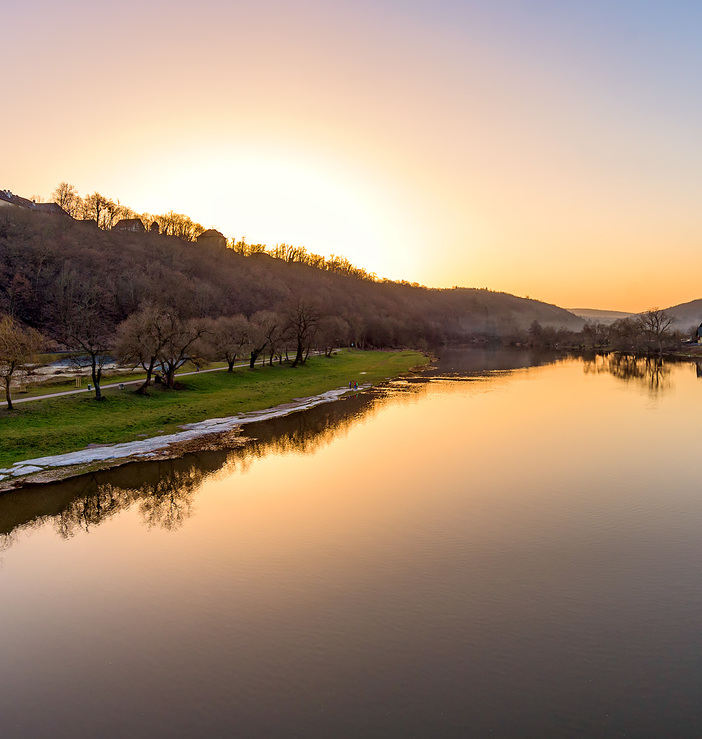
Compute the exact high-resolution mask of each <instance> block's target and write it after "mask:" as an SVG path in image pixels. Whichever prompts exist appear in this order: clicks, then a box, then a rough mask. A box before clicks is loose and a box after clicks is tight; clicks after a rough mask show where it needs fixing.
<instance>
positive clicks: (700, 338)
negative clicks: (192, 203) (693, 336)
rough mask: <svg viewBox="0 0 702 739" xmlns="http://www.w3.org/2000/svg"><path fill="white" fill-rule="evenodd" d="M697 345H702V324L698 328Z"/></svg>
mask: <svg viewBox="0 0 702 739" xmlns="http://www.w3.org/2000/svg"><path fill="white" fill-rule="evenodd" d="M697 343H698V344H702V323H700V325H699V326H698V327H697Z"/></svg>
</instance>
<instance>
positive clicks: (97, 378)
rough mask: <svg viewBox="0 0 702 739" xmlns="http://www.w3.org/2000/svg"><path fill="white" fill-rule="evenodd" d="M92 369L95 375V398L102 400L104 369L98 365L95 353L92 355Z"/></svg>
mask: <svg viewBox="0 0 702 739" xmlns="http://www.w3.org/2000/svg"><path fill="white" fill-rule="evenodd" d="M91 359H92V364H91V368H90V369H91V371H92V376H93V385H94V386H95V400H102V390H101V389H100V376H101V375H102V369H101V368H100V367H98V366H97V357H96V356H95V355H93V356H92V357H91Z"/></svg>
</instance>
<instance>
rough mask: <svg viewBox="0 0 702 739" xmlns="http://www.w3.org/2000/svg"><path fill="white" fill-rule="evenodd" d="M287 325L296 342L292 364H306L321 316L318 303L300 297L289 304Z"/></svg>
mask: <svg viewBox="0 0 702 739" xmlns="http://www.w3.org/2000/svg"><path fill="white" fill-rule="evenodd" d="M284 317H285V327H286V330H287V331H289V333H290V335H291V336H292V338H293V340H294V342H295V347H296V349H295V359H294V360H293V363H292V366H293V367H297V365H298V364H304V363H305V361H306V359H307V354H308V353H309V350H310V346H311V341H312V337H313V335H314V331H315V329H316V327H317V324H318V323H319V319H320V317H321V314H320V310H319V308H318V307H317V305H316V304H315V303H313V302H311V301H309V300H307V299H306V298H300V299H299V300H296V301H295V302H294V303H292V304H291V305H289V306H288V307H287V309H286V310H285V312H284Z"/></svg>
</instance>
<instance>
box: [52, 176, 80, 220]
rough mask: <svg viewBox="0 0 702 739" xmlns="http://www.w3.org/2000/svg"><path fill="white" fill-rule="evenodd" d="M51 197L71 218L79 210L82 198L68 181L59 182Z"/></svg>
mask: <svg viewBox="0 0 702 739" xmlns="http://www.w3.org/2000/svg"><path fill="white" fill-rule="evenodd" d="M51 199H52V201H53V202H54V203H56V204H57V205H59V206H60V207H61V208H63V210H65V211H66V213H68V215H69V216H71V217H72V218H75V217H76V216H77V215H78V213H79V212H80V209H81V206H82V200H81V198H80V196H79V195H78V191H77V190H76V188H75V187H74V186H73V185H69V184H68V182H61V183H60V184H59V186H58V187H57V188H56V189H55V190H54V191H53V193H52V194H51Z"/></svg>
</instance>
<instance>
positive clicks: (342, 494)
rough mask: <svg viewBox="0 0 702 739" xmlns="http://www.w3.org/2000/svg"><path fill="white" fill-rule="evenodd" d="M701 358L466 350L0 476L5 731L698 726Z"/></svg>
mask: <svg viewBox="0 0 702 739" xmlns="http://www.w3.org/2000/svg"><path fill="white" fill-rule="evenodd" d="M537 364H539V365H540V366H534V365H537ZM699 374H700V372H699V371H698V370H697V368H696V366H695V365H694V364H674V365H663V366H662V367H661V366H655V365H651V364H648V365H647V364H646V363H645V362H638V363H637V362H619V363H616V362H614V361H612V360H608V359H606V358H602V357H598V358H596V359H594V360H591V361H584V360H581V359H573V358H570V359H560V360H557V359H556V358H553V357H551V358H539V359H538V361H537V358H535V357H533V356H530V355H528V354H516V353H504V352H495V353H491V352H485V353H480V352H475V351H473V352H459V351H454V352H447V353H446V354H445V355H444V356H443V357H442V364H441V365H440V366H439V367H437V368H435V369H434V370H432V371H431V372H429V373H428V374H427V375H425V376H424V377H423V378H421V379H419V378H418V379H413V380H410V381H402V382H397V383H393V384H391V385H390V386H389V387H388V388H387V389H385V390H376V391H373V392H371V393H367V394H360V395H358V396H357V397H352V398H349V399H346V400H343V401H339V402H337V403H334V404H330V405H327V406H323V407H318V408H316V409H313V410H311V411H308V412H305V413H301V414H297V415H295V416H290V417H288V418H285V419H280V420H278V421H275V422H266V423H264V424H258V425H255V426H250V427H248V428H247V430H246V433H247V435H250V436H253V437H256V441H255V442H252V443H251V444H250V445H249V446H247V447H246V448H244V449H242V450H236V451H233V452H230V453H220V452H217V453H203V454H200V455H194V456H190V457H188V458H185V459H182V460H177V461H174V462H161V463H149V464H135V465H130V466H126V467H124V468H121V469H117V470H113V471H111V472H106V473H101V474H98V475H93V476H88V477H84V478H79V479H76V480H73V481H70V482H66V483H63V484H56V485H50V486H43V487H37V488H34V489H29V490H25V491H20V492H17V493H10V494H6V495H3V496H0V541H1V542H2V547H3V549H2V551H0V593H1V600H0V629H1V631H0V636H1V638H0V735H1V736H3V737H69V736H70V737H83V736H100V737H136V736H149V737H152V736H159V737H161V736H163V737H191V736H233V737H325V738H326V737H411V736H417V737H454V736H455V737H466V736H502V737H548V736H565V737H568V736H582V737H586V736H597V737H620V736H621V737H624V736H634V737H660V736H675V737H693V736H699V735H700V734H702V703H701V701H700V697H699V693H700V685H701V684H702V630H701V628H700V624H701V623H702V486H701V481H700V472H699V463H698V460H699V439H700V431H701V430H702V380H700V379H698V375H699Z"/></svg>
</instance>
